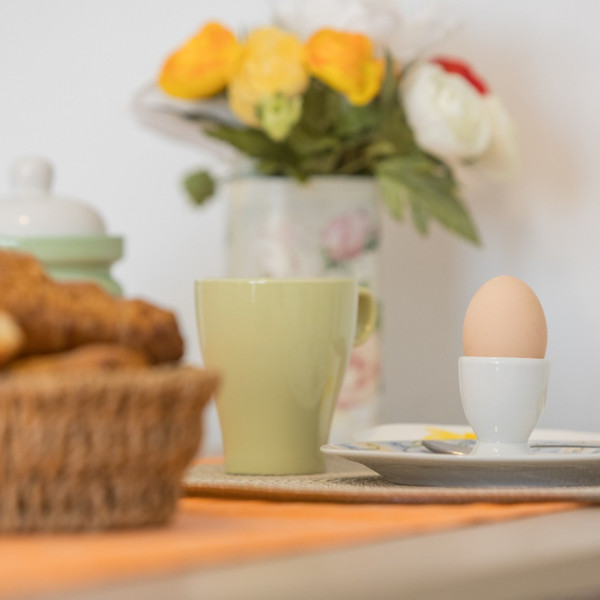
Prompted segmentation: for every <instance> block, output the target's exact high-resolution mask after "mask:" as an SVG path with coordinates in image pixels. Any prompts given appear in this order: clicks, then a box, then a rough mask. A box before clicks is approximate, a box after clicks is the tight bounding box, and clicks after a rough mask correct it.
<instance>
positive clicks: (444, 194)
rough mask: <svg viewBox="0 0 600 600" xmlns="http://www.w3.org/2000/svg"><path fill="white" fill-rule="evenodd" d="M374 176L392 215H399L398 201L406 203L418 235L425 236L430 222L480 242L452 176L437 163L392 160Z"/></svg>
mask: <svg viewBox="0 0 600 600" xmlns="http://www.w3.org/2000/svg"><path fill="white" fill-rule="evenodd" d="M376 175H377V178H378V181H379V182H380V183H381V185H382V189H383V191H384V200H385V201H386V203H388V206H390V211H391V212H392V214H397V213H398V203H399V198H401V199H402V202H401V203H405V202H404V199H406V201H407V202H408V203H409V204H410V207H411V216H412V219H413V222H414V224H415V226H416V227H417V229H418V230H419V231H421V232H423V233H425V232H426V231H427V226H428V220H429V219H430V218H433V219H435V220H436V221H438V222H439V223H440V224H441V225H443V226H444V227H446V228H447V229H449V230H450V231H453V232H454V233H457V234H458V235H460V236H462V237H464V238H465V239H467V240H469V241H471V242H474V243H478V242H479V236H478V234H477V231H476V229H475V225H474V224H473V221H472V219H471V217H470V215H469V213H468V211H467V209H466V207H465V206H464V204H463V202H462V200H461V198H460V197H459V195H458V191H457V188H456V182H455V181H454V178H453V177H452V173H451V171H450V169H449V168H448V167H447V166H446V165H444V164H443V163H441V162H440V161H439V160H437V159H434V158H433V157H431V156H429V155H427V154H423V153H413V154H411V155H409V156H394V157H391V158H388V159H385V160H382V161H380V162H379V163H378V164H377V166H376ZM394 186H396V187H397V188H398V189H397V191H396V192H395V193H396V196H394V195H393V192H392V191H391V190H393V188H394ZM386 189H387V191H386ZM390 203H391V205H390ZM400 214H402V213H400Z"/></svg>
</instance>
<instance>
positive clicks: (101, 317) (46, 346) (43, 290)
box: [0, 250, 184, 363]
mask: <svg viewBox="0 0 600 600" xmlns="http://www.w3.org/2000/svg"><path fill="white" fill-rule="evenodd" d="M0 311H4V312H5V313H8V314H9V315H10V317H12V319H14V323H15V324H16V326H17V330H20V332H21V334H22V339H21V340H20V342H19V343H18V344H17V347H15V348H13V349H12V350H11V356H13V355H17V356H28V355H32V354H45V353H50V352H61V351H65V350H70V349H72V348H77V347H79V346H82V345H84V344H98V343H103V344H120V345H122V346H125V347H128V348H131V349H133V350H137V351H140V352H142V353H144V354H145V355H146V356H147V357H148V360H149V361H150V362H151V363H162V362H171V361H176V360H178V359H180V358H181V356H182V355H183V350H184V347H183V339H182V337H181V334H180V332H179V329H178V326H177V321H176V319H175V315H174V314H173V313H172V312H170V311H167V310H164V309H162V308H159V307H157V306H154V305H153V304H150V303H148V302H145V301H143V300H126V299H120V298H115V297H113V296H111V295H110V294H108V293H107V292H105V291H104V290H103V289H102V288H100V287H99V286H98V285H96V284H94V283H79V282H77V283H71V282H56V281H54V280H52V279H50V278H49V277H48V276H47V275H46V273H45V272H44V270H43V268H42V266H41V264H40V263H39V262H38V261H37V260H36V259H35V258H34V257H32V256H30V255H27V254H22V253H19V252H13V251H7V250H0ZM0 348H1V338H0ZM0 361H1V351H0Z"/></svg>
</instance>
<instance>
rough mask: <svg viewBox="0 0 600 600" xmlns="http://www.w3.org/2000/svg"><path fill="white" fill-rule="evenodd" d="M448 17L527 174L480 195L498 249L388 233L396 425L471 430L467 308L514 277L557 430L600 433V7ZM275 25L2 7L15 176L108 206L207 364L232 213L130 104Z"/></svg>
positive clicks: (142, 8) (165, 0)
mask: <svg viewBox="0 0 600 600" xmlns="http://www.w3.org/2000/svg"><path fill="white" fill-rule="evenodd" d="M412 4H417V3H416V2H413V3H412ZM442 4H443V6H444V8H445V9H446V10H447V12H449V13H451V14H454V15H456V16H457V17H458V18H459V19H460V20H461V21H462V22H463V26H462V28H461V29H460V30H459V31H458V32H457V33H456V34H455V35H454V36H453V37H452V38H451V39H449V40H447V41H446V42H445V43H444V45H443V47H442V48H441V49H442V50H444V51H445V52H447V53H451V54H454V55H457V56H464V57H470V59H471V60H472V62H473V63H474V65H475V66H476V68H477V69H478V70H479V71H480V72H482V73H483V74H484V75H485V77H486V79H487V80H488V82H489V83H490V84H491V86H492V88H493V89H494V90H495V91H496V92H497V93H498V94H499V95H500V96H501V97H502V98H503V100H504V102H505V104H507V106H508V107H509V109H510V111H511V112H512V114H513V116H514V118H515V120H516V121H517V124H518V127H519V131H520V137H521V142H522V151H523V172H522V175H521V176H520V177H519V178H518V179H517V180H516V181H514V182H512V183H510V184H502V185H500V184H492V183H489V182H484V181H482V180H467V181H465V182H464V184H465V193H466V196H467V199H468V203H469V205H470V207H471V209H472V211H473V213H474V215H475V218H476V220H477V222H478V224H479V227H480V230H481V235H482V238H483V241H484V244H483V246H482V247H481V248H473V247H470V246H468V245H466V244H464V243H463V242H461V241H459V240H457V239H455V238H453V237H451V236H450V235H449V234H447V233H446V232H444V231H441V230H437V229H436V230H434V231H432V234H431V235H430V236H429V237H428V238H426V239H423V238H419V237H418V236H417V235H416V234H415V233H414V232H413V231H412V229H411V228H410V226H409V225H408V224H400V225H398V224H396V223H393V222H391V221H390V220H388V221H387V222H386V224H385V225H386V226H385V234H386V235H385V243H384V264H383V269H384V275H385V289H384V302H385V324H386V325H385V327H386V329H385V331H386V339H385V355H386V362H387V366H386V374H385V387H386V405H385V408H384V414H383V418H384V419H385V420H387V421H399V420H404V421H419V420H426V421H437V422H461V421H463V416H462V411H461V408H460V403H459V397H458V384H457V377H456V359H457V357H458V356H459V355H460V354H461V339H460V334H461V328H462V319H463V316H464V311H465V309H466V306H467V304H468V301H469V299H470V297H471V296H472V294H473V293H474V291H475V290H476V289H477V288H478V287H479V285H481V284H482V283H483V282H484V281H485V280H487V279H489V278H491V277H493V276H495V275H498V274H501V273H510V274H513V275H516V276H518V277H521V278H522V279H524V280H525V281H527V282H528V283H529V284H530V285H531V286H532V287H533V289H534V290H535V291H536V292H537V294H538V296H539V297H540V299H541V301H542V303H543V305H544V307H545V310H546V316H547V320H548V324H549V349H548V356H549V358H551V360H552V362H553V371H552V378H551V387H550V395H549V401H548V406H547V409H546V412H545V414H544V417H543V422H542V423H543V424H544V425H545V426H552V427H571V428H579V429H595V430H600V399H599V398H598V388H599V387H600V385H599V379H600V375H599V373H600V369H599V368H598V365H597V362H600V312H599V310H600V308H599V307H600V274H599V270H600V269H599V268H598V256H599V255H600V235H599V224H600V203H599V202H598V198H599V197H600V175H599V173H600V169H598V168H597V166H598V165H597V158H596V155H597V144H598V143H599V142H600V113H599V108H600V76H599V73H600V72H599V69H598V64H599V62H600V36H598V31H597V25H596V24H597V23H598V22H599V21H600V3H597V2H595V1H594V0H570V1H569V2H567V1H565V0H545V1H544V2H542V1H541V0H504V1H503V2H494V1H492V0H447V1H446V2H443V3H442ZM269 14H270V11H269V5H268V2H267V0H246V1H242V0H238V1H234V0H220V1H219V2H208V1H206V0H153V1H152V2H144V1H142V0H119V1H117V0H86V1H82V0H53V1H52V2H47V1H44V0H0V90H1V91H0V170H2V171H7V170H8V168H9V166H10V164H11V163H12V162H13V160H14V159H15V158H16V157H18V156H21V155H23V154H32V153H34V154H41V155H45V156H47V157H49V158H50V159H51V160H52V161H53V162H54V164H55V167H56V170H57V177H56V181H55V189H56V191H58V192H60V193H63V194H68V195H71V196H75V197H79V198H82V199H85V200H86V201H87V202H90V203H92V204H93V205H94V206H95V207H96V208H97V209H99V210H100V211H101V212H102V214H103V215H104V217H105V219H106V222H107V224H108V227H109V230H110V232H111V233H115V234H116V233H119V234H123V235H125V236H126V239H127V249H126V256H125V258H124V259H123V260H122V261H121V262H120V263H119V264H118V266H117V267H116V268H115V275H116V276H117V278H118V279H119V280H121V282H122V283H123V284H124V285H125V288H126V291H127V294H128V295H134V296H144V297H146V298H149V299H152V300H154V301H156V302H158V303H160V304H163V305H166V306H170V307H172V308H174V309H175V310H176V311H177V313H178V315H179V317H180V321H181V324H182V327H183V329H184V332H185V335H186V338H187V342H188V351H189V356H190V358H191V359H192V360H198V358H199V352H198V349H197V344H196V340H195V337H194V317H193V309H192V284H191V282H192V280H193V279H194V278H198V277H203V276H212V275H221V274H224V273H225V270H224V223H225V206H224V203H223V202H222V201H219V200H218V199H217V201H216V202H214V203H213V204H211V205H210V206H209V207H207V208H205V209H202V210H194V209H192V208H191V207H190V206H189V205H188V204H187V201H186V200H185V198H184V195H183V193H182V191H181V190H180V187H179V183H178V182H179V180H180V177H181V175H182V174H183V173H184V172H186V171H187V170H190V169H194V168H195V167H197V166H199V165H208V166H211V165H212V166H214V165H215V164H216V163H215V162H214V159H211V157H210V156H207V155H206V154H203V153H201V152H200V151H199V150H198V149H196V148H194V147H191V146H186V145H184V144H180V143H178V142H175V141H172V140H169V139H166V138H163V137H160V136H158V135H157V134H155V133H153V132H151V131H149V130H146V129H144V128H143V127H141V126H140V125H139V124H138V123H137V122H136V121H135V119H134V118H133V116H132V114H131V111H130V102H131V99H132V97H133V95H134V93H135V91H136V90H137V89H138V88H139V87H140V86H141V85H143V84H144V83H146V82H147V81H148V80H149V79H151V78H152V77H153V76H154V74H155V72H156V70H157V68H158V66H159V64H160V63H161V61H162V59H163V58H164V56H165V55H166V54H167V53H168V52H169V51H170V50H171V49H173V48H174V47H175V46H176V45H177V44H178V43H179V42H180V41H182V40H183V38H185V37H186V36H187V35H189V34H190V33H192V32H193V31H194V30H195V29H196V28H198V27H199V26H200V25H201V24H202V23H203V22H204V21H206V20H207V19H208V18H217V19H220V20H222V21H224V22H226V23H228V24H230V25H231V26H232V27H234V28H236V29H242V28H247V27H250V26H252V25H256V24H260V23H265V22H267V20H268V16H269ZM7 192H8V181H7V180H6V179H5V183H4V184H3V183H1V180H0V193H1V194H2V195H4V194H5V193H7ZM221 200H222V199H221ZM213 426H214V424H213Z"/></svg>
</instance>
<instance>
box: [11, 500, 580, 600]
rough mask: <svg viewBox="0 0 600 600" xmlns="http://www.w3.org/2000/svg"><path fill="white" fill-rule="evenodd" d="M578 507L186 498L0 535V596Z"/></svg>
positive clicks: (348, 543) (168, 571)
mask: <svg viewBox="0 0 600 600" xmlns="http://www.w3.org/2000/svg"><path fill="white" fill-rule="evenodd" d="M578 506H581V505H579V504H576V503H566V502H562V503H558V502H555V503H550V502H545V503H528V504H509V505H506V504H484V503H478V504H465V505H372V504H363V505H339V504H325V503H324V504H316V503H300V502H290V503H276V502H267V501H258V500H221V499H208V498H184V499H182V500H181V501H180V503H179V509H178V512H177V514H176V516H175V519H174V521H173V522H172V523H171V524H170V525H169V526H167V527H163V528H160V529H152V530H143V531H121V532H110V533H93V534H92V533H87V534H80V535H36V536H21V537H18V536H10V537H2V538H0V597H1V598H7V597H13V596H14V597H23V596H26V595H28V594H33V593H36V592H37V593H39V592H41V591H48V592H57V591H59V590H65V589H73V588H77V587H84V586H85V587H93V586H97V585H100V584H101V583H103V582H116V581H123V580H127V579H134V578H138V577H143V576H145V575H147V576H152V577H156V576H157V575H160V574H168V573H172V572H175V571H181V570H185V569H197V568H207V567H209V566H212V565H216V564H221V565H222V564H228V563H229V564H231V563H235V562H240V561H252V560H260V559H264V558H266V557H269V556H274V555H278V556H281V555H289V554H292V553H298V552H307V551H311V550H324V549H327V548H333V547H336V546H337V547H339V546H344V545H350V544H363V543H367V542H369V541H374V540H383V539H386V538H391V537H397V536H404V535H414V534H417V533H422V532H427V531H436V530H441V529H448V528H453V527H461V526H465V525H469V524H474V523H482V522H491V521H500V520H508V519H515V518H521V517H526V516H533V515H541V514H546V513H551V512H556V511H563V510H569V509H573V508H576V507H578Z"/></svg>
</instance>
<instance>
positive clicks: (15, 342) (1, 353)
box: [0, 310, 24, 366]
mask: <svg viewBox="0 0 600 600" xmlns="http://www.w3.org/2000/svg"><path fill="white" fill-rule="evenodd" d="M23 342H24V336H23V331H22V330H21V328H20V327H19V325H18V323H17V322H16V321H15V319H14V317H13V316H12V315H11V314H10V313H8V312H6V311H4V310H0V366H1V365H3V364H4V363H5V362H7V361H8V360H10V359H11V358H12V357H13V356H15V355H16V354H18V352H19V351H20V350H21V347H22V346H23Z"/></svg>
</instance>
